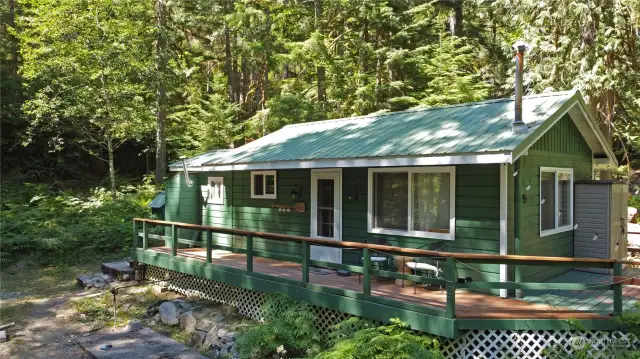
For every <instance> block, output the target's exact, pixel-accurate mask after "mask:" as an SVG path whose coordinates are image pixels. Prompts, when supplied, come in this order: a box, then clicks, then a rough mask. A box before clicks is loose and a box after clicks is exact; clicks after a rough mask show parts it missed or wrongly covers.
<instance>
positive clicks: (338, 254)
mask: <svg viewBox="0 0 640 359" xmlns="http://www.w3.org/2000/svg"><path fill="white" fill-rule="evenodd" d="M319 179H332V180H334V181H335V183H334V190H333V191H334V192H333V193H334V219H333V220H334V222H333V238H327V237H319V236H318V231H317V229H318V212H317V211H318V208H317V204H318V203H317V200H318V180H319ZM342 195H343V193H342V168H331V169H318V170H311V208H310V211H309V212H310V217H311V218H310V226H311V228H310V231H309V232H310V233H309V236H310V237H311V238H321V239H332V240H335V241H342ZM311 259H313V260H321V261H330V262H335V263H339V264H341V263H342V249H340V248H329V247H323V246H311ZM331 259H334V260H331Z"/></svg>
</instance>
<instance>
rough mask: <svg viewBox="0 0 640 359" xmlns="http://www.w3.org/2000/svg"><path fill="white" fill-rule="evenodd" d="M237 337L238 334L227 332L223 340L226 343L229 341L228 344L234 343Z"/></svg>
mask: <svg viewBox="0 0 640 359" xmlns="http://www.w3.org/2000/svg"><path fill="white" fill-rule="evenodd" d="M237 337H238V333H236V332H229V333H227V335H226V336H225V337H224V339H226V340H227V341H230V342H235V341H236V338H237Z"/></svg>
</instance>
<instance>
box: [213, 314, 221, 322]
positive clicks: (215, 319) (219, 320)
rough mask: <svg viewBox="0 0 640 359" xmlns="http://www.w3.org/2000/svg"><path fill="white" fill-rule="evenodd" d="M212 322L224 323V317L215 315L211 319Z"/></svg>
mask: <svg viewBox="0 0 640 359" xmlns="http://www.w3.org/2000/svg"><path fill="white" fill-rule="evenodd" d="M213 321H214V322H216V323H221V322H224V315H222V314H218V315H216V316H215V317H213Z"/></svg>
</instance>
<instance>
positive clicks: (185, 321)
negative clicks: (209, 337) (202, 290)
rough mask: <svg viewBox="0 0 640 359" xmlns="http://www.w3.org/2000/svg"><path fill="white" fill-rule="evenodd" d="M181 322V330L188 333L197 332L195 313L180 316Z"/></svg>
mask: <svg viewBox="0 0 640 359" xmlns="http://www.w3.org/2000/svg"><path fill="white" fill-rule="evenodd" d="M178 320H179V322H180V329H182V330H184V331H185V332H187V333H191V332H193V331H194V330H196V318H195V317H194V316H193V312H191V311H189V312H184V313H182V314H180V317H179V318H178Z"/></svg>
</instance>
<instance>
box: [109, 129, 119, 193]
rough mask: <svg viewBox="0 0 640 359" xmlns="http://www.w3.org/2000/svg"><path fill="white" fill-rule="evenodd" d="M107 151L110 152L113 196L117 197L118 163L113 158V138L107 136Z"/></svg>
mask: <svg viewBox="0 0 640 359" xmlns="http://www.w3.org/2000/svg"><path fill="white" fill-rule="evenodd" d="M107 151H108V152H109V179H110V182H111V198H113V199H116V195H117V192H116V165H115V162H114V160H113V138H112V137H111V136H109V137H108V138H107Z"/></svg>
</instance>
